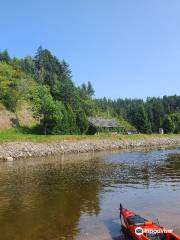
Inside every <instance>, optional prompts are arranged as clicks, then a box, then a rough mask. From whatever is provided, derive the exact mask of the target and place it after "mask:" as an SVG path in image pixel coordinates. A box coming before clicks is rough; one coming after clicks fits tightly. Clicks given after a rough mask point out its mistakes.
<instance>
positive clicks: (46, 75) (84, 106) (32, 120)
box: [0, 47, 180, 135]
mask: <svg viewBox="0 0 180 240" xmlns="http://www.w3.org/2000/svg"><path fill="white" fill-rule="evenodd" d="M94 93H95V91H94V89H93V87H92V85H91V83H90V82H88V83H87V84H82V85H81V86H76V85H75V83H74V81H73V79H72V74H71V70H70V67H69V66H68V64H67V63H66V62H65V61H64V60H61V61H60V60H59V59H57V58H56V57H55V56H53V55H52V53H51V52H50V51H49V50H47V49H43V48H42V47H40V48H38V50H37V53H36V54H35V56H33V57H31V56H27V57H25V58H22V59H17V58H13V59H12V58H11V57H10V56H9V54H8V52H7V51H3V52H0V128H1V129H5V128H12V127H22V126H23V127H24V126H26V127H28V128H29V131H30V130H31V129H32V128H33V129H32V130H33V132H34V131H35V132H36V133H38V134H66V135H69V134H70V135H73V134H74V135H76V134H86V133H87V132H88V127H89V123H88V117H90V116H94V117H96V116H104V117H108V118H115V119H117V120H118V121H119V123H120V125H121V126H123V127H124V129H125V132H126V131H128V130H130V129H131V130H135V129H137V131H138V132H140V133H157V132H158V131H159V128H163V129H164V130H165V133H173V132H174V133H179V132H180V114H179V113H180V96H176V95H175V96H164V97H163V98H148V99H147V101H143V100H141V99H117V100H111V99H106V98H103V99H94Z"/></svg>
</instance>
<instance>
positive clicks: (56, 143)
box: [0, 134, 180, 161]
mask: <svg viewBox="0 0 180 240" xmlns="http://www.w3.org/2000/svg"><path fill="white" fill-rule="evenodd" d="M43 137H44V139H45V140H44V141H43ZM43 137H42V138H41V139H40V140H39V141H38V139H36V138H35V139H24V140H22V139H21V141H17V140H16V139H14V141H9V140H7V141H1V143H0V159H1V160H8V161H12V160H14V159H18V158H27V157H44V156H50V155H55V154H67V153H85V152H95V151H106V150H123V149H130V150H131V149H138V148H154V147H156V148H159V147H166V146H168V147H169V146H180V135H163V136H161V135H141V134H137V135H132V136H128V135H115V136H113V135H109V136H107V135H104V136H68V137H67V136H50V137H49V136H43ZM53 137H54V139H53ZM58 137H59V139H58ZM33 140H36V141H33Z"/></svg>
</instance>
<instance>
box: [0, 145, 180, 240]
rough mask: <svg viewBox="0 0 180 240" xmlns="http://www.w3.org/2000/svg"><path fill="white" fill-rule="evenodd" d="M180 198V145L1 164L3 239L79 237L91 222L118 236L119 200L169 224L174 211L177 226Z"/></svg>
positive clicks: (0, 190)
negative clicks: (166, 148) (116, 223)
mask: <svg viewBox="0 0 180 240" xmlns="http://www.w3.org/2000/svg"><path fill="white" fill-rule="evenodd" d="M163 199H166V201H164V202H163ZM179 200H180V149H171V150H160V151H150V152H131V153H129V152H126V153H98V154H86V155H80V156H77V155H75V156H70V155H69V156H67V157H65V158H64V157H62V156H59V157H56V158H53V159H52V158H51V159H37V160H28V161H27V160H24V161H16V162H13V163H11V165H9V164H8V163H1V164H0V227H1V235H2V236H3V240H10V239H11V240H12V239H13V240H24V239H26V240H30V239H31V240H39V239H44V240H46V239H48V240H50V239H53V240H55V239H75V238H76V237H78V236H80V235H81V234H82V233H83V234H84V232H83V229H84V226H85V225H87V224H90V222H91V221H92V222H96V221H97V224H94V227H95V225H96V226H98V221H99V223H100V222H101V223H102V222H103V223H104V224H105V222H109V224H105V225H106V226H107V227H108V226H110V230H111V231H112V232H113V233H112V235H113V234H114V235H115V232H116V234H118V233H117V232H119V226H117V227H115V228H116V230H114V229H113V224H112V222H113V220H112V219H113V218H117V216H118V211H117V208H118V206H119V202H120V201H122V202H123V203H124V204H126V205H127V206H128V207H130V208H132V209H133V210H135V211H136V210H137V211H139V213H142V214H145V215H148V214H149V213H150V212H155V211H156V212H158V211H159V212H158V213H159V214H158V215H160V216H161V217H162V222H163V223H165V224H166V223H168V222H166V219H167V218H168V219H169V215H171V216H172V217H173V219H174V222H175V224H176V226H175V227H176V228H177V227H178V226H180V222H179V220H176V218H177V216H179V214H180V212H178V211H179V210H177V209H180V201H179ZM167 204H169V209H167ZM154 206H155V207H154ZM157 206H158V207H157ZM156 207H157V208H156ZM164 208H166V212H168V214H169V215H168V217H167V216H166V214H165V211H163V209H164ZM159 209H160V210H159ZM95 219H96V220H95ZM111 220H112V221H111ZM177 222H179V223H177ZM110 223H111V224H110ZM178 224H179V225H178ZM89 226H90V225H89ZM89 228H90V227H89ZM92 228H93V227H92ZM99 229H100V228H99ZM112 229H113V230H112ZM93 231H94V230H93V229H91V232H93ZM93 234H94V235H96V232H93Z"/></svg>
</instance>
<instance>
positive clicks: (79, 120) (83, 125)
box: [76, 110, 89, 134]
mask: <svg viewBox="0 0 180 240" xmlns="http://www.w3.org/2000/svg"><path fill="white" fill-rule="evenodd" d="M76 124H77V127H78V131H79V133H80V134H85V133H86V132H87V130H88V126H89V124H88V120H87V116H86V114H85V112H84V111H83V110H80V111H79V112H77V114H76Z"/></svg>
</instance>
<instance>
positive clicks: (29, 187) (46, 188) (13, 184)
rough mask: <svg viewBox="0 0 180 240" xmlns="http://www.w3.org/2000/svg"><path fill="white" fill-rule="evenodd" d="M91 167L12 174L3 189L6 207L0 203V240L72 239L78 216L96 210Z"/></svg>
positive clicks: (45, 168) (69, 166)
mask: <svg viewBox="0 0 180 240" xmlns="http://www.w3.org/2000/svg"><path fill="white" fill-rule="evenodd" d="M95 168H96V163H95V162H93V161H92V162H88V164H86V165H85V164H84V163H79V164H77V163H76V164H67V165H61V164H60V163H57V164H47V165H43V166H42V167H41V166H38V167H36V166H35V167H33V168H30V169H26V168H24V169H23V168H22V169H20V170H19V171H18V172H12V174H10V175H9V177H8V182H6V181H5V182H4V184H5V187H4V190H3V195H4V197H5V196H6V198H7V199H9V200H8V205H6V207H3V206H1V203H0V209H1V210H0V226H1V234H2V233H3V235H4V238H3V240H7V239H14V240H16V239H17V240H21V239H27V240H28V239H31V240H33V239H35V240H37V239H48V240H49V239H60V237H66V238H64V239H67V238H68V237H69V239H72V236H73V235H76V232H77V231H78V229H77V228H78V222H79V219H80V216H81V213H82V212H84V213H88V214H96V215H97V214H98V213H99V210H100V207H99V195H98V194H99V191H100V189H101V184H100V182H99V180H98V178H97V177H96V175H94V169H95ZM1 180H2V181H3V177H2V178H1ZM6 203H7V201H6ZM62 239H63V238H62Z"/></svg>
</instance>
